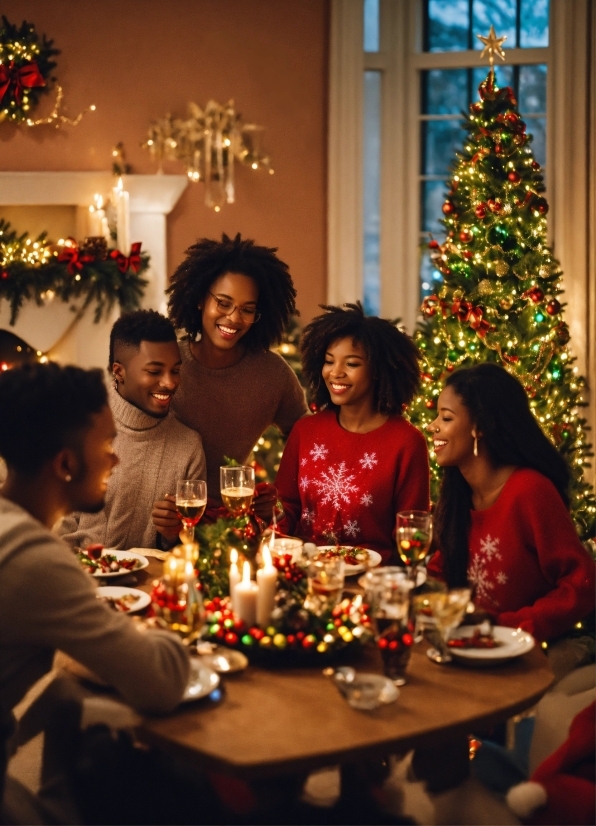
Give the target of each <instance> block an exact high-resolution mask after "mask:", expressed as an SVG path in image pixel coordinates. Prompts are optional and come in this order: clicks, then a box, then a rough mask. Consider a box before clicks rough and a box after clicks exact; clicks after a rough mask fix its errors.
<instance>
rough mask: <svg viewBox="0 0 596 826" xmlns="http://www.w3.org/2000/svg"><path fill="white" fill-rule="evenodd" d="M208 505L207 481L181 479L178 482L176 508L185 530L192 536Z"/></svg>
mask: <svg viewBox="0 0 596 826" xmlns="http://www.w3.org/2000/svg"><path fill="white" fill-rule="evenodd" d="M206 507H207V483H206V482H204V481H203V480H202V479H180V480H179V481H178V482H177V483H176V510H177V511H178V516H179V517H180V519H181V520H182V524H183V525H184V530H185V531H186V533H187V534H189V535H190V536H194V527H195V525H196V524H197V523H198V522H199V520H200V519H201V517H202V516H203V514H204V513H205V508H206ZM181 533H182V532H181ZM183 541H184V540H183Z"/></svg>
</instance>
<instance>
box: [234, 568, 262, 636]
mask: <svg viewBox="0 0 596 826" xmlns="http://www.w3.org/2000/svg"><path fill="white" fill-rule="evenodd" d="M258 590H259V587H258V585H257V583H256V582H252V581H251V579H250V562H245V563H244V566H243V568H242V582H239V583H238V585H236V587H235V588H234V599H235V601H236V613H237V614H238V616H239V617H240V619H241V620H244V622H245V623H246V624H247V625H248V627H249V628H250V626H251V625H254V624H255V622H256V619H257V593H258Z"/></svg>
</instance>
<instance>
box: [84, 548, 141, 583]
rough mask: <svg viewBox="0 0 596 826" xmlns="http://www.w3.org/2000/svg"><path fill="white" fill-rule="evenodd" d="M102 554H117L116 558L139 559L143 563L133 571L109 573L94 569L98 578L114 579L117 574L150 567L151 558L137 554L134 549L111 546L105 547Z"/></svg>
mask: <svg viewBox="0 0 596 826" xmlns="http://www.w3.org/2000/svg"><path fill="white" fill-rule="evenodd" d="M101 555H102V556H108V555H109V556H115V557H116V559H138V560H139V562H140V563H141V564H140V565H137V567H136V568H133V569H132V570H131V571H128V570H125V571H110V573H108V574H104V573H102V572H101V571H94V573H93V574H92V576H94V577H96V578H97V579H113V578H114V577H117V576H128V574H136V573H137V571H142V570H143V568H147V567H149V560H148V559H147V557H146V556H143V555H142V554H137V553H135V552H134V551H113V550H112V549H111V548H104V549H103V551H102V552H101Z"/></svg>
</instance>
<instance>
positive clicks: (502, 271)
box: [495, 259, 509, 278]
mask: <svg viewBox="0 0 596 826" xmlns="http://www.w3.org/2000/svg"><path fill="white" fill-rule="evenodd" d="M495 272H496V274H497V275H498V276H499V278H504V277H505V276H506V275H507V273H508V272H509V264H508V263H507V261H503V260H502V259H501V260H500V261H495Z"/></svg>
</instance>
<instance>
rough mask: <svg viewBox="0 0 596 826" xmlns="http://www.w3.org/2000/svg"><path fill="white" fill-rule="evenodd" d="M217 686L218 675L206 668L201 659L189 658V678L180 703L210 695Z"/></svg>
mask: <svg viewBox="0 0 596 826" xmlns="http://www.w3.org/2000/svg"><path fill="white" fill-rule="evenodd" d="M218 685H219V674H216V673H215V671H214V670H213V669H212V668H209V667H208V666H206V665H205V663H204V662H203V660H202V658H201V657H191V658H190V676H189V678H188V684H187V686H186V691H185V692H184V696H183V697H182V702H183V703H189V702H191V701H192V700H200V699H201V697H206V696H207V695H208V694H211V692H212V691H213V689H214V688H217V686H218Z"/></svg>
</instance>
